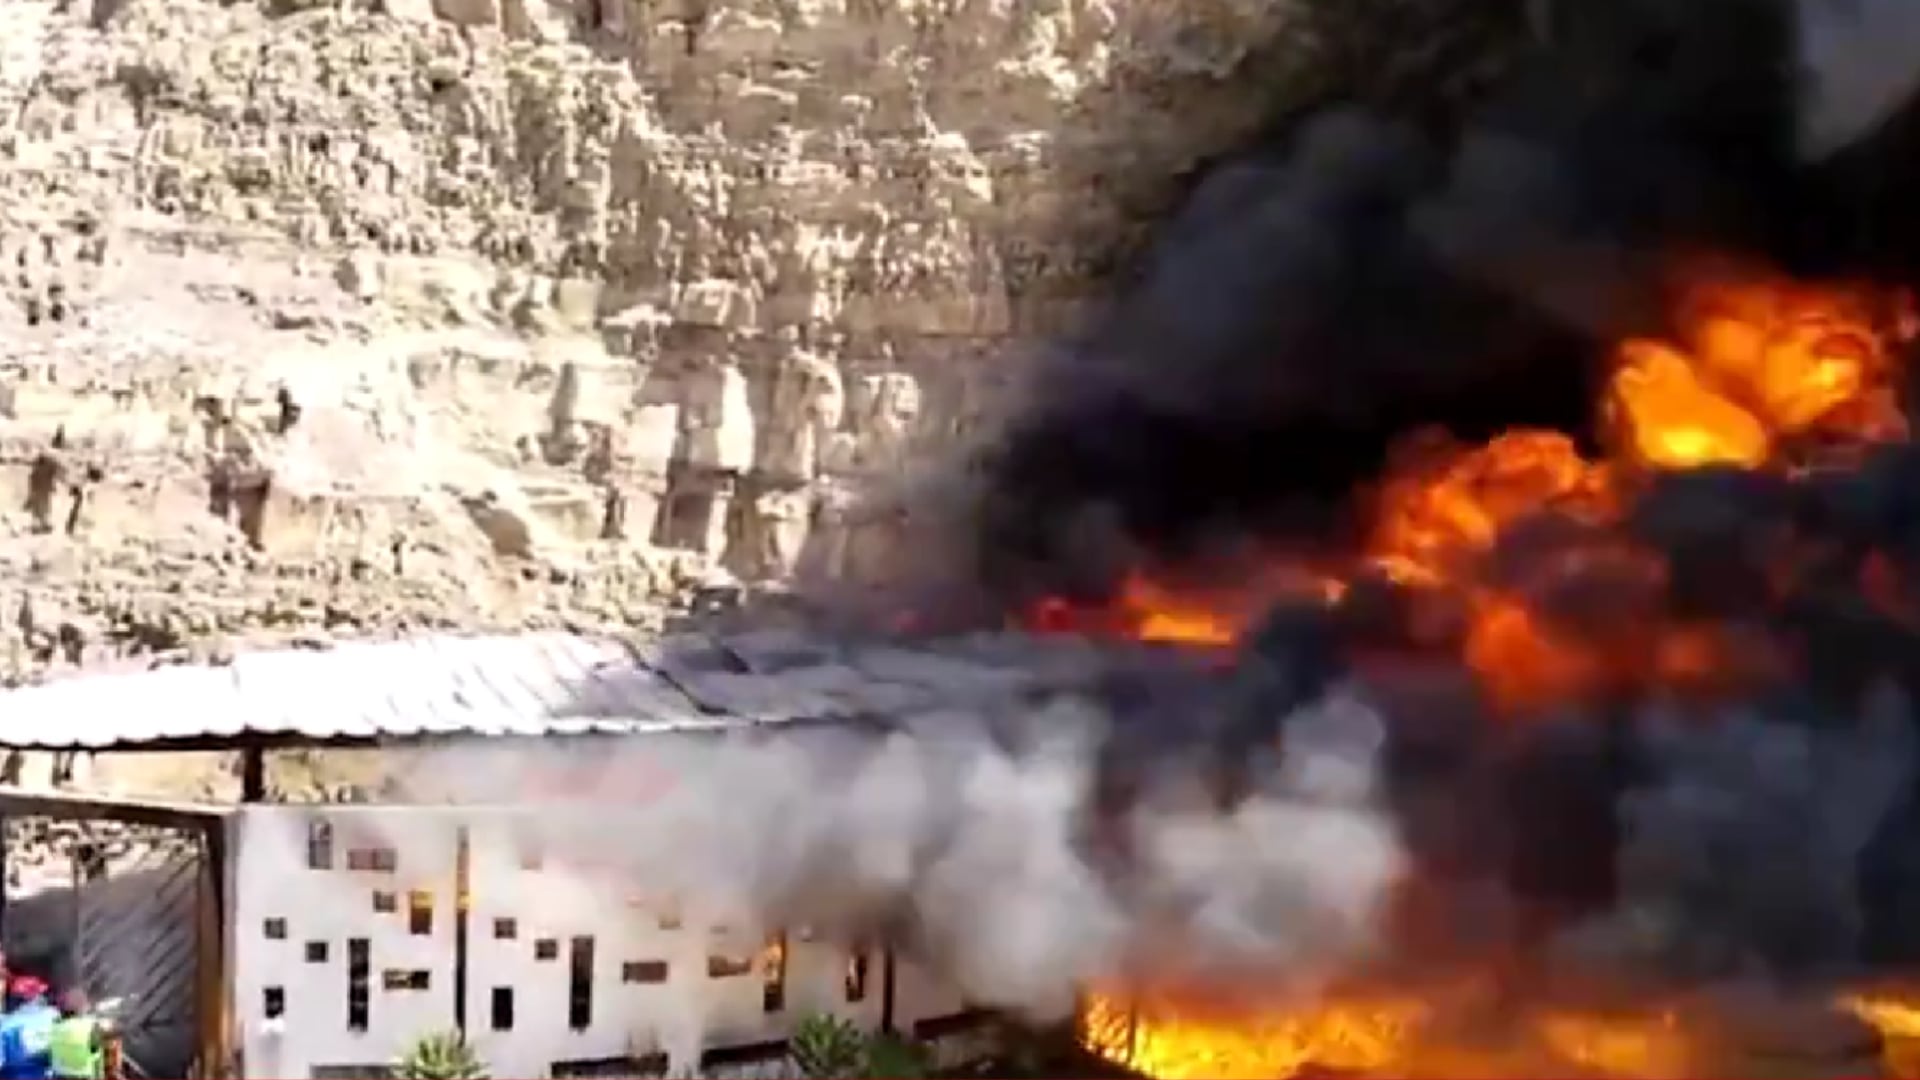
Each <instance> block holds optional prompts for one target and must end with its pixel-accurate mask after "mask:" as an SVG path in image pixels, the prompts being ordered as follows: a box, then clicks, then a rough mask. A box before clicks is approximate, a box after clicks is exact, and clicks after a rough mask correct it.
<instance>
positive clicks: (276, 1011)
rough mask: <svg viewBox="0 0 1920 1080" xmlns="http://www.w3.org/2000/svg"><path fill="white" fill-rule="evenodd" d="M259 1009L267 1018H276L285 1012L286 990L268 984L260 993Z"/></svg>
mask: <svg viewBox="0 0 1920 1080" xmlns="http://www.w3.org/2000/svg"><path fill="white" fill-rule="evenodd" d="M260 1011H261V1012H262V1013H263V1014H265V1016H266V1018H267V1019H269V1020H277V1019H279V1018H280V1017H282V1016H285V1015H286V1014H287V991H286V990H285V988H283V987H278V986H269V987H267V988H266V989H265V990H263V991H261V993H260Z"/></svg>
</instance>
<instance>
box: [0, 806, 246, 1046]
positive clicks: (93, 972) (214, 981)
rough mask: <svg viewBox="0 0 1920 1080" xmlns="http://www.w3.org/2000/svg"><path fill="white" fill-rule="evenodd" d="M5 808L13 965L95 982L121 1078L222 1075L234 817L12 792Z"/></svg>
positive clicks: (1, 930) (5, 932)
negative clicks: (226, 889)
mask: <svg viewBox="0 0 1920 1080" xmlns="http://www.w3.org/2000/svg"><path fill="white" fill-rule="evenodd" d="M0 815H3V818H0V820H4V838H5V853H6V859H5V863H6V871H7V888H6V896H5V906H4V909H3V910H4V915H0V938H3V939H4V941H5V947H6V953H7V958H8V962H9V964H10V966H15V967H20V968H24V969H26V970H29V971H34V972H35V973H44V974H45V975H46V976H47V977H48V978H50V979H51V980H52V981H53V983H54V985H55V987H56V989H58V988H60V987H62V986H78V987H80V988H82V989H84V990H86V992H87V994H88V996H89V997H91V998H92V999H93V1001H94V1003H95V1005H96V1007H102V1008H103V1010H105V1011H107V1013H108V1015H109V1016H110V1018H111V1019H112V1021H113V1026H114V1029H115V1030H116V1031H117V1032H118V1033H119V1036H120V1038H119V1047H120V1064H121V1069H122V1072H123V1074H124V1075H126V1076H130V1077H167V1076H206V1077H211V1076H218V1075H221V1074H222V1073H223V1072H224V1071H225V1070H224V1068H223V1065H224V1063H223V1062H221V1061H220V1060H219V1057H218V1056H217V1055H218V1051H217V1049H215V1048H217V1047H218V1046H220V1044H221V1042H222V1041H223V1040H221V1039H220V1037H219V1031H220V1027H219V1018H220V1015H221V1013H222V1011H223V1009H222V1004H221V1002H220V989H219V988H220V986H221V973H220V971H219V967H220V957H221V955H222V953H221V950H220V938H221V935H220V932H219V929H220V918H219V911H220V906H221V896H220V889H221V879H222V875H221V863H222V860H223V852H224V840H225V833H224V821H225V817H224V814H222V813H221V812H220V811H217V810H211V809H200V808H190V807H189V808H182V807H165V806H158V805H155V804H151V803H132V802H125V801H119V800H106V799H98V800H96V799H83V798H73V797H55V796H43V795H23V794H12V793H8V794H0Z"/></svg>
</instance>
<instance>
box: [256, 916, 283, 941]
mask: <svg viewBox="0 0 1920 1080" xmlns="http://www.w3.org/2000/svg"><path fill="white" fill-rule="evenodd" d="M260 932H261V933H262V934H264V935H266V939H267V940H268V941H285V940H287V920H285V919H267V920H264V921H262V922H261V924H260Z"/></svg>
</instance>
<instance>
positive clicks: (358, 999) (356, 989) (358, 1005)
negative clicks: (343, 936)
mask: <svg viewBox="0 0 1920 1080" xmlns="http://www.w3.org/2000/svg"><path fill="white" fill-rule="evenodd" d="M372 973H373V947H372V944H371V943H370V942H368V940H367V939H366V938H348V939H347V1028H348V1030H350V1031H365V1030H367V1014H368V1011H369V1004H370V1002H371V1000H372V996H373V995H372V992H371V991H372V988H371V987H370V986H369V985H368V981H369V980H370V979H371V977H372Z"/></svg>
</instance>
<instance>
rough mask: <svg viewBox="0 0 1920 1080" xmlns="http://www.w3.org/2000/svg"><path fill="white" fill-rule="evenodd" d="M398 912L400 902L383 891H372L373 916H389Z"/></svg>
mask: <svg viewBox="0 0 1920 1080" xmlns="http://www.w3.org/2000/svg"><path fill="white" fill-rule="evenodd" d="M399 910H400V901H399V899H398V898H397V897H395V896H394V895H393V894H392V893H390V892H388V891H386V890H385V889H376V890H374V894H373V913H374V914H375V915H391V914H393V913H394V912H396V911H399Z"/></svg>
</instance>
